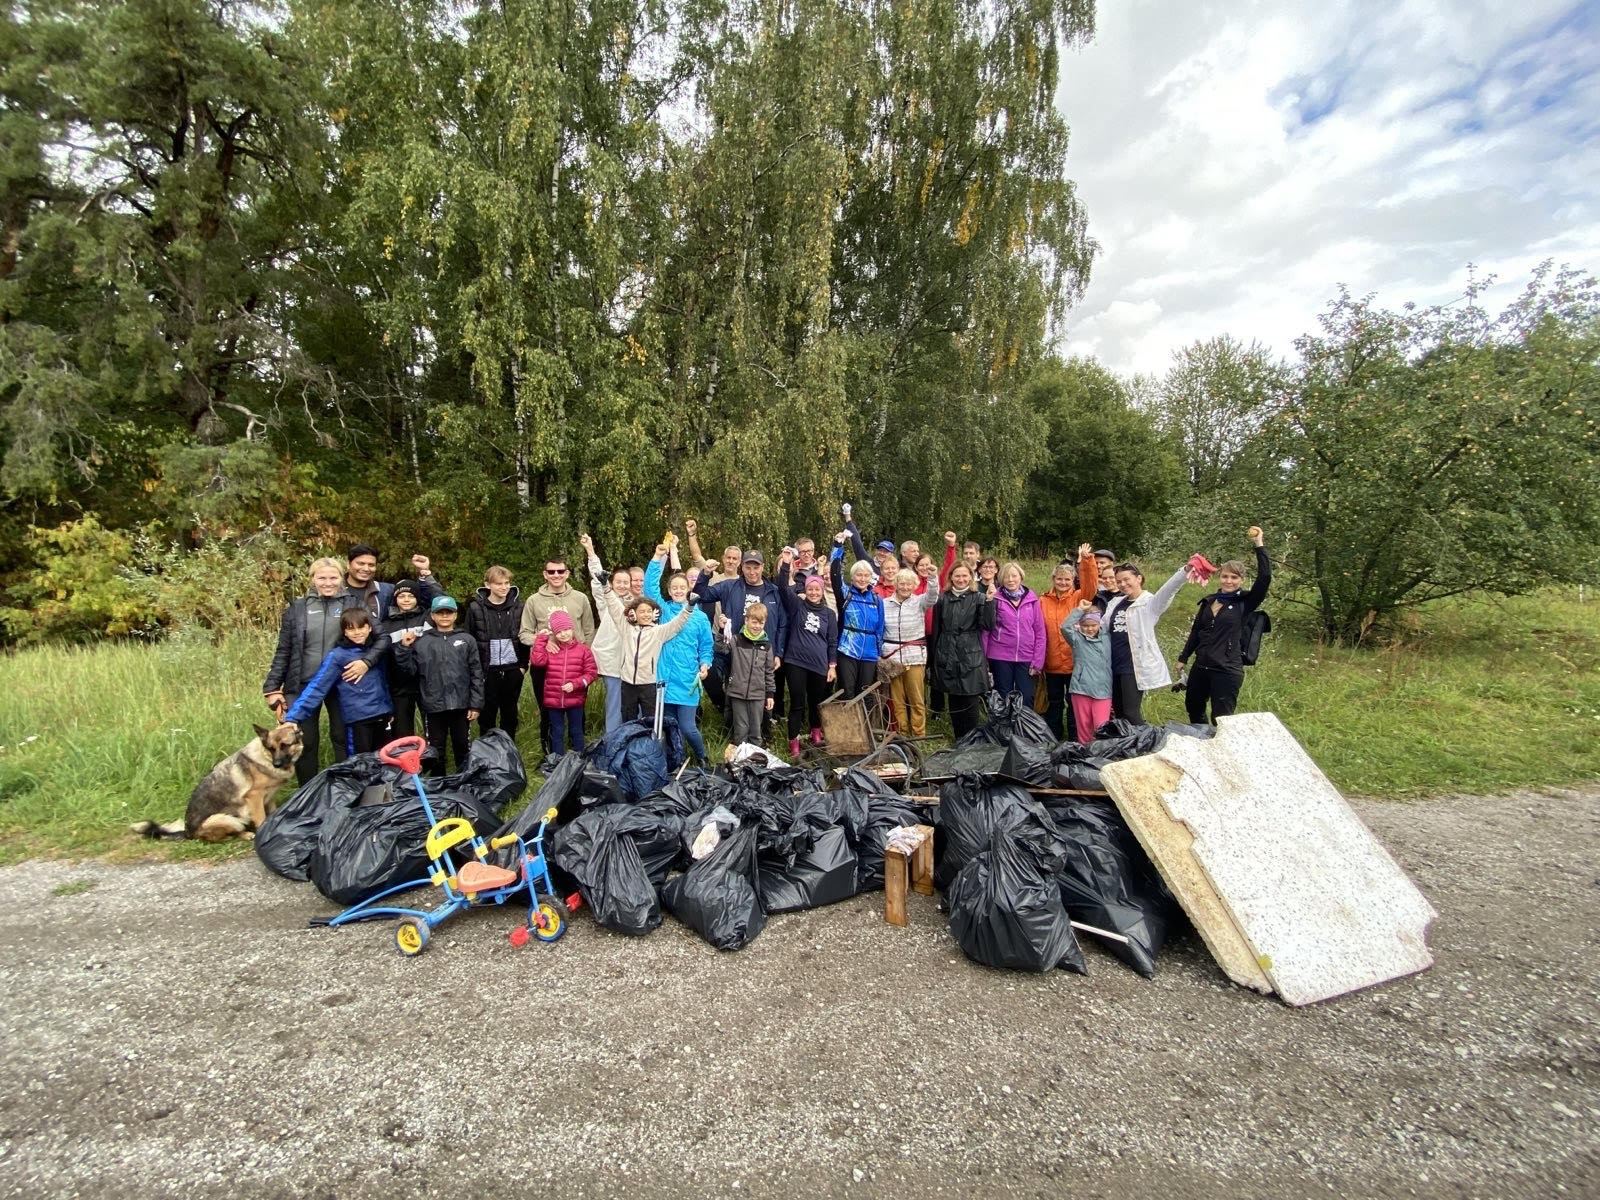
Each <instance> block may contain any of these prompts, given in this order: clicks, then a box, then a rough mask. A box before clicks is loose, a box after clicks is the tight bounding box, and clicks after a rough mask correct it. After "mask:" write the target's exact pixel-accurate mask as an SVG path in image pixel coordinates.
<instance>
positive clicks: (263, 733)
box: [250, 725, 272, 745]
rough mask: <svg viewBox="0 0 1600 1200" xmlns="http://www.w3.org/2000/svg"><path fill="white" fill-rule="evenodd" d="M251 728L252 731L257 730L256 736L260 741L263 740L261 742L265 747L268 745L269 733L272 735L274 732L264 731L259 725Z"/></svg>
mask: <svg viewBox="0 0 1600 1200" xmlns="http://www.w3.org/2000/svg"><path fill="white" fill-rule="evenodd" d="M250 728H251V729H254V730H255V731H256V736H257V737H258V738H260V739H261V742H262V744H263V745H265V744H266V741H267V735H268V734H269V733H271V732H272V731H271V730H270V729H263V728H261V726H259V725H251V726H250Z"/></svg>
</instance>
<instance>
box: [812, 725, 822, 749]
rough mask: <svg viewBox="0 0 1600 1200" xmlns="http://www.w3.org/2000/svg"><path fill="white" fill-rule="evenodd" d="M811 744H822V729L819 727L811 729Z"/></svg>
mask: <svg viewBox="0 0 1600 1200" xmlns="http://www.w3.org/2000/svg"><path fill="white" fill-rule="evenodd" d="M811 744H812V745H813V746H820V745H822V730H820V729H813V730H812V731H811Z"/></svg>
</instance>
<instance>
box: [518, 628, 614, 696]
mask: <svg viewBox="0 0 1600 1200" xmlns="http://www.w3.org/2000/svg"><path fill="white" fill-rule="evenodd" d="M551 636H552V635H551V634H549V633H541V634H540V635H539V636H538V637H536V638H534V639H533V645H532V646H531V647H530V648H529V653H528V661H529V662H531V663H532V664H533V665H534V666H536V667H543V668H545V675H544V695H543V696H542V697H541V699H542V700H543V702H544V706H545V707H546V708H582V707H583V705H584V702H585V700H587V698H588V695H589V685H590V684H591V683H593V682H594V681H595V680H596V679H598V678H600V668H599V667H597V666H596V665H595V661H594V651H593V650H590V649H589V647H587V646H585V645H584V644H583V643H582V642H580V641H579V640H578V639H577V638H573V639H572V641H570V642H568V643H567V644H566V645H565V646H563V645H562V644H561V643H560V642H552V641H551ZM566 683H570V684H571V685H572V690H571V691H570V692H568V691H563V690H562V686H561V685H562V684H566Z"/></svg>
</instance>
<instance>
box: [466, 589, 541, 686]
mask: <svg viewBox="0 0 1600 1200" xmlns="http://www.w3.org/2000/svg"><path fill="white" fill-rule="evenodd" d="M546 620H547V622H548V618H547V619H546ZM521 629H522V598H521V593H520V592H518V591H517V588H516V585H515V584H513V585H512V587H511V590H510V591H509V592H507V593H506V598H505V599H504V600H503V601H501V602H500V603H499V604H496V603H495V602H494V601H493V600H491V599H489V589H488V588H487V587H481V588H479V589H478V591H477V594H476V595H475V596H473V597H472V599H471V600H469V601H467V632H468V633H470V634H471V635H472V636H473V637H474V638H476V639H477V640H478V652H479V653H480V654H481V655H482V656H483V666H484V670H488V669H489V668H490V667H519V668H522V667H526V666H527V665H528V647H527V646H524V645H523V644H522V641H521V639H520V638H518V636H517V634H518V633H519V632H520V631H521Z"/></svg>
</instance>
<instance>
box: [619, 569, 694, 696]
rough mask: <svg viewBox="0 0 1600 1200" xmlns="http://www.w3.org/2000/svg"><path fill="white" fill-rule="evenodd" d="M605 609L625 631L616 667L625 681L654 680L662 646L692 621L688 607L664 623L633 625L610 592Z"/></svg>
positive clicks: (640, 681)
mask: <svg viewBox="0 0 1600 1200" xmlns="http://www.w3.org/2000/svg"><path fill="white" fill-rule="evenodd" d="M606 612H608V613H610V614H611V621H612V624H614V625H615V626H616V627H617V628H618V629H620V630H622V653H621V662H620V663H619V664H618V666H617V678H618V679H620V680H622V682H623V683H633V684H639V683H654V682H655V681H656V662H657V660H658V659H660V657H661V647H662V646H664V645H666V644H667V642H669V641H671V640H672V638H673V637H675V636H676V635H677V632H678V630H680V629H682V628H683V627H684V626H685V625H687V624H688V623H689V613H690V609H689V608H688V606H685V607H684V609H683V610H682V611H681V612H680V613H678V615H677V616H675V617H673V618H672V620H670V621H668V622H667V623H666V624H665V625H630V624H628V616H627V612H626V611H625V610H624V609H623V607H622V599H621V597H619V596H618V595H617V594H616V593H615V592H609V591H608V592H607V593H606Z"/></svg>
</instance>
